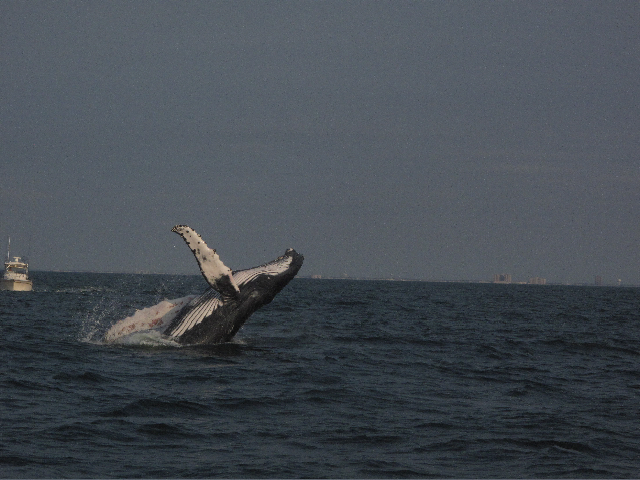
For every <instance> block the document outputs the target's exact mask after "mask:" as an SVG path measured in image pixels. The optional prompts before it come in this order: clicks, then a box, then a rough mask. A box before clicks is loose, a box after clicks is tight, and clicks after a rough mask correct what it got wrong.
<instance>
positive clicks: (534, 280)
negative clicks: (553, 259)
mask: <svg viewBox="0 0 640 480" xmlns="http://www.w3.org/2000/svg"><path fill="white" fill-rule="evenodd" d="M529 284H530V285H546V284H547V279H546V278H542V277H531V278H530V279H529Z"/></svg>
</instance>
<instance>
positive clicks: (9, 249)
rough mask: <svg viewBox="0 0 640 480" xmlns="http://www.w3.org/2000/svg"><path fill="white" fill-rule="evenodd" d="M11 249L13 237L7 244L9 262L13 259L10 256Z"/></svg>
mask: <svg viewBox="0 0 640 480" xmlns="http://www.w3.org/2000/svg"><path fill="white" fill-rule="evenodd" d="M10 251H11V237H9V243H8V244H7V262H8V261H9V260H11V257H9V252H10Z"/></svg>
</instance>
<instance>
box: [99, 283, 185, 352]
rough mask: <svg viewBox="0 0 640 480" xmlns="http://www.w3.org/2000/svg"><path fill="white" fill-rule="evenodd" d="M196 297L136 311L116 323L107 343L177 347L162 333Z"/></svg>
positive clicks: (105, 340) (110, 331)
mask: <svg viewBox="0 0 640 480" xmlns="http://www.w3.org/2000/svg"><path fill="white" fill-rule="evenodd" d="M195 297H196V295H190V296H188V297H182V298H177V299H175V300H163V301H162V302H160V303H158V304H157V305H154V306H152V307H147V308H143V309H142V310H136V312H135V313H134V314H133V315H131V316H130V317H127V318H123V319H122V320H119V321H118V322H116V324H115V325H113V326H112V327H111V328H110V329H109V330H108V331H107V333H106V334H105V335H104V342H105V343H119V344H127V345H177V343H176V342H174V341H172V340H169V339H166V338H163V337H162V332H163V331H164V330H165V328H167V326H169V324H170V323H171V320H173V319H174V318H175V316H176V315H177V313H178V312H179V311H180V310H181V309H182V308H183V307H184V306H185V305H186V304H187V303H189V302H190V301H191V300H193V299H194V298H195Z"/></svg>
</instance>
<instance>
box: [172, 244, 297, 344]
mask: <svg viewBox="0 0 640 480" xmlns="http://www.w3.org/2000/svg"><path fill="white" fill-rule="evenodd" d="M303 262H304V257H303V256H302V255H300V254H299V253H297V252H296V251H295V250H293V249H289V250H287V251H286V252H285V254H284V255H283V256H281V257H279V258H277V259H276V260H273V261H272V262H269V263H265V264H264V265H260V266H258V267H253V268H249V269H246V270H238V271H235V272H233V277H234V279H235V281H236V284H237V285H238V288H239V289H240V293H239V294H238V295H236V296H235V297H227V296H222V295H220V293H218V292H217V291H215V290H214V289H213V288H209V289H207V290H206V291H205V292H204V293H203V294H202V295H200V296H199V297H196V298H194V299H193V300H192V301H191V302H189V304H187V305H186V306H185V307H184V308H183V309H182V310H181V311H180V312H179V313H178V315H177V316H176V317H175V318H174V319H173V321H172V322H171V323H170V324H169V326H168V327H167V329H166V330H165V331H164V334H165V335H167V336H169V337H172V338H173V339H174V340H176V341H178V342H180V343H183V344H215V343H222V342H228V341H229V340H231V339H232V338H233V336H234V335H235V334H236V333H237V332H238V330H240V328H241V327H242V325H244V323H245V322H246V321H247V319H248V318H249V316H251V314H252V313H253V312H255V311H256V310H257V309H259V308H260V307H262V306H263V305H266V304H267V303H270V302H271V301H272V300H273V299H274V297H275V296H276V295H277V294H278V293H279V292H280V291H281V290H282V289H283V288H284V287H285V286H286V285H287V284H288V283H289V282H290V281H291V280H292V279H293V278H294V277H295V276H296V274H297V273H298V271H299V270H300V268H301V267H302V263H303Z"/></svg>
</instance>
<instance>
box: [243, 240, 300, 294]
mask: <svg viewBox="0 0 640 480" xmlns="http://www.w3.org/2000/svg"><path fill="white" fill-rule="evenodd" d="M303 262H304V257H303V256H302V255H301V254H299V253H298V252H296V251H295V250H294V249H293V248H289V249H287V251H286V252H284V255H282V256H281V257H278V258H276V259H275V260H273V261H271V262H269V263H265V264H264V265H260V266H259V267H254V268H249V269H247V270H238V271H236V272H233V278H234V279H235V281H236V283H237V285H238V287H239V288H240V295H241V297H244V298H245V299H247V300H248V297H251V298H252V299H253V300H254V301H255V302H257V303H259V304H260V305H265V304H267V303H269V302H271V300H273V298H274V297H275V296H276V295H277V294H278V292H280V290H282V289H283V288H284V287H285V286H286V285H287V284H288V283H289V282H290V281H291V280H292V279H293V277H295V276H296V274H297V273H298V271H299V270H300V268H301V267H302V263H303Z"/></svg>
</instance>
